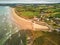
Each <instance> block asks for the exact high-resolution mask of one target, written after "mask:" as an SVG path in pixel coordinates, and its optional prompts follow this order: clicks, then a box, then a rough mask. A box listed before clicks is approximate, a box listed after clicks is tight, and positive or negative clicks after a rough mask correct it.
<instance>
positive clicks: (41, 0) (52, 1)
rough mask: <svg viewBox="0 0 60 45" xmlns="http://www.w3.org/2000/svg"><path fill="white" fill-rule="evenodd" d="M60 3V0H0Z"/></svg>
mask: <svg viewBox="0 0 60 45" xmlns="http://www.w3.org/2000/svg"><path fill="white" fill-rule="evenodd" d="M13 2H14V3H22V2H23V3H35V2H36V3H60V0H0V3H13Z"/></svg>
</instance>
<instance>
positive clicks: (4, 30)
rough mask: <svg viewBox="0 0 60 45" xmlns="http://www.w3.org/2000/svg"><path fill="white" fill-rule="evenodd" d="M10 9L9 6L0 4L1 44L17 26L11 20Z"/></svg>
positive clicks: (16, 30) (0, 44) (1, 44)
mask: <svg viewBox="0 0 60 45" xmlns="http://www.w3.org/2000/svg"><path fill="white" fill-rule="evenodd" d="M10 11H11V9H10V7H9V6H0V45H3V44H4V43H5V42H6V40H7V39H8V38H10V37H11V35H12V34H13V33H15V32H18V30H19V29H18V27H17V26H16V25H14V23H13V22H12V21H11V15H12V14H11V12H10Z"/></svg>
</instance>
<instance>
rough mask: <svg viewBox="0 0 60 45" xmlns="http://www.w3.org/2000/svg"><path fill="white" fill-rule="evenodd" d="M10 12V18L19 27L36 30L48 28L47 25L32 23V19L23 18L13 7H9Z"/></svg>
mask: <svg viewBox="0 0 60 45" xmlns="http://www.w3.org/2000/svg"><path fill="white" fill-rule="evenodd" d="M11 10H12V11H11V12H12V15H11V16H12V20H13V22H14V23H16V24H17V25H18V26H20V28H21V29H25V30H26V29H30V30H36V29H39V30H48V29H49V28H48V27H47V26H43V25H39V24H36V23H33V22H32V21H30V20H27V19H24V18H22V17H20V16H18V15H17V14H16V13H15V9H14V8H11Z"/></svg>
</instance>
